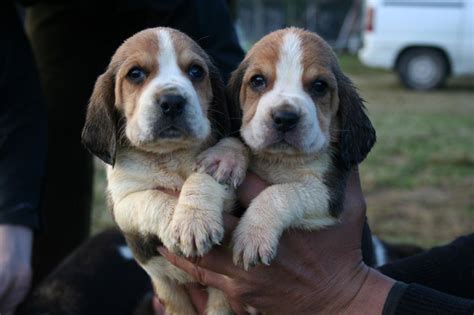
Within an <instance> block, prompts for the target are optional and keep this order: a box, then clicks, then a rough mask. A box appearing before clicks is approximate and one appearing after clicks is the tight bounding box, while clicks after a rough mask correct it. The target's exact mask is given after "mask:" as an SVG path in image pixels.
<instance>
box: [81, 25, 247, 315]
mask: <svg viewBox="0 0 474 315" xmlns="http://www.w3.org/2000/svg"><path fill="white" fill-rule="evenodd" d="M225 111H226V106H225V94H224V89H223V86H222V82H221V80H220V78H219V75H218V73H217V70H216V69H215V67H214V66H213V65H212V64H211V62H210V60H209V57H208V55H207V54H206V53H205V52H204V51H203V50H202V49H201V48H200V47H199V46H198V45H197V44H196V43H195V42H194V41H193V40H191V39H190V38H189V37H188V36H186V35H185V34H183V33H181V32H179V31H177V30H173V29H170V28H154V29H148V30H144V31H142V32H139V33H137V34H135V35H134V36H132V37H131V38H129V39H128V40H126V41H125V42H124V43H123V44H122V46H120V47H119V48H118V49H117V51H116V53H115V54H114V56H113V57H112V60H111V62H110V64H109V66H108V68H107V70H106V72H105V73H104V74H102V75H101V76H100V77H99V78H98V80H97V82H96V85H95V89H94V92H93V95H92V97H91V100H90V104H89V108H88V112H87V118H86V123H85V126H84V130H83V135H82V139H83V142H84V144H85V145H86V147H87V148H88V149H89V150H90V151H91V152H92V153H93V154H95V155H97V156H98V157H99V158H100V159H102V160H103V161H104V162H106V163H107V164H109V165H108V167H107V179H108V186H107V190H108V194H109V199H110V202H111V206H112V209H113V215H114V219H115V221H116V223H117V224H118V226H119V227H120V229H121V230H122V232H123V233H124V235H125V237H126V239H127V241H128V243H129V245H130V247H131V249H132V252H133V253H134V256H135V258H136V259H137V261H138V262H139V264H140V265H141V266H142V267H143V268H144V269H145V270H146V271H147V273H148V274H149V275H150V276H151V278H152V282H153V285H154V287H155V290H156V292H157V293H158V296H159V297H160V299H162V300H163V301H164V303H165V304H166V307H167V312H168V313H170V314H194V312H195V311H194V309H193V306H192V304H191V303H190V301H189V297H188V296H187V294H186V292H185V291H184V289H183V288H182V287H181V286H179V284H182V283H185V282H190V281H193V279H192V278H191V277H190V276H189V275H188V274H186V273H184V272H183V271H181V270H179V269H177V268H175V267H173V266H172V265H171V264H170V263H168V262H167V261H166V260H165V259H164V258H163V257H160V256H159V254H158V252H157V246H158V245H160V242H162V243H163V244H164V245H165V246H166V247H167V248H168V249H170V250H172V251H174V252H177V253H181V254H184V255H186V256H200V255H203V254H204V253H206V252H207V251H208V250H209V249H210V248H211V247H212V246H213V245H214V244H217V243H219V242H220V241H221V239H222V238H223V224H222V211H230V210H232V203H233V199H234V197H233V187H231V186H232V185H226V184H220V183H219V182H228V183H232V184H233V186H235V185H237V184H238V183H240V181H241V180H242V179H243V177H244V176H245V172H246V163H247V160H246V153H245V152H246V148H245V147H244V146H243V144H242V143H240V142H239V141H237V140H235V139H232V138H224V139H222V140H221V141H220V142H219V143H218V144H217V145H216V146H214V147H211V148H210V149H209V150H208V151H206V152H204V153H203V154H204V155H199V154H200V153H202V152H203V150H205V149H207V148H209V147H210V146H211V145H212V144H214V143H215V142H216V140H217V139H218V138H219V137H220V136H221V135H223V134H226V133H227V132H228V130H227V129H228V126H229V120H228V118H227V115H226V112H225ZM197 159H199V160H200V161H201V166H202V168H203V169H211V170H212V172H213V176H214V177H215V178H216V179H214V178H213V177H211V176H210V175H207V174H204V173H199V172H195V171H193V170H194V167H195V162H196V160H197ZM207 161H209V162H214V161H217V163H216V164H214V165H209V164H207ZM164 189H168V190H175V191H177V190H181V193H180V196H179V198H176V197H173V196H171V195H169V194H166V193H165V192H163V190H164ZM207 310H208V311H207V314H227V313H229V312H230V308H229V306H228V303H227V302H226V299H225V297H224V295H223V293H221V292H219V291H217V290H213V289H210V299H209V303H208V309H207Z"/></svg>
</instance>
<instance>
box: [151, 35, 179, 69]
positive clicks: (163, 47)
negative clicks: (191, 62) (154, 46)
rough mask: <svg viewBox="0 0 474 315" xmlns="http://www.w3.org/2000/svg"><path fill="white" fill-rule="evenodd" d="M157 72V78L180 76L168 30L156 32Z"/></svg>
mask: <svg viewBox="0 0 474 315" xmlns="http://www.w3.org/2000/svg"><path fill="white" fill-rule="evenodd" d="M157 33H158V34H157V35H158V45H159V46H158V67H159V69H158V71H159V77H163V76H170V75H171V76H173V75H182V73H181V70H180V68H179V66H178V58H177V56H176V51H175V49H174V45H173V40H172V39H171V36H170V32H169V31H168V30H158V31H157Z"/></svg>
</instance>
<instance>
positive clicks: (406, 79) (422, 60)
mask: <svg viewBox="0 0 474 315" xmlns="http://www.w3.org/2000/svg"><path fill="white" fill-rule="evenodd" d="M397 72H398V76H399V78H400V81H401V82H402V83H403V85H405V86H406V87H408V88H410V89H413V90H431V89H435V88H438V87H440V86H441V85H442V84H443V83H444V81H445V80H446V78H447V76H448V62H447V60H446V58H445V57H444V55H443V54H442V53H441V52H439V51H437V50H435V49H429V48H416V49H410V50H408V51H406V52H405V53H403V55H402V56H401V57H400V59H399V62H398V65H397Z"/></svg>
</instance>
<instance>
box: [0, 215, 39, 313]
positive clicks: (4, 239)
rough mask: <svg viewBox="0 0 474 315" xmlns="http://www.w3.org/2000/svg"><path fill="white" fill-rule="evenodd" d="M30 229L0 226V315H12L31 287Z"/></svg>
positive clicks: (31, 241) (31, 234) (17, 226)
mask: <svg viewBox="0 0 474 315" xmlns="http://www.w3.org/2000/svg"><path fill="white" fill-rule="evenodd" d="M32 244H33V232H32V231H31V229H30V228H27V227H24V226H19V225H10V224H0V314H2V315H4V314H6V315H9V314H13V313H14V311H15V309H16V307H17V306H18V304H20V303H21V302H22V301H23V299H24V298H25V296H26V294H27V293H28V290H29V288H30V284H31V276H32V271H31V248H32Z"/></svg>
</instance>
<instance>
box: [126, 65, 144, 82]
mask: <svg viewBox="0 0 474 315" xmlns="http://www.w3.org/2000/svg"><path fill="white" fill-rule="evenodd" d="M145 78H146V72H145V70H143V69H142V68H140V67H133V68H132V69H130V71H128V73H127V79H128V80H129V81H130V82H133V83H142V82H143V81H144V80H145Z"/></svg>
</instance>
